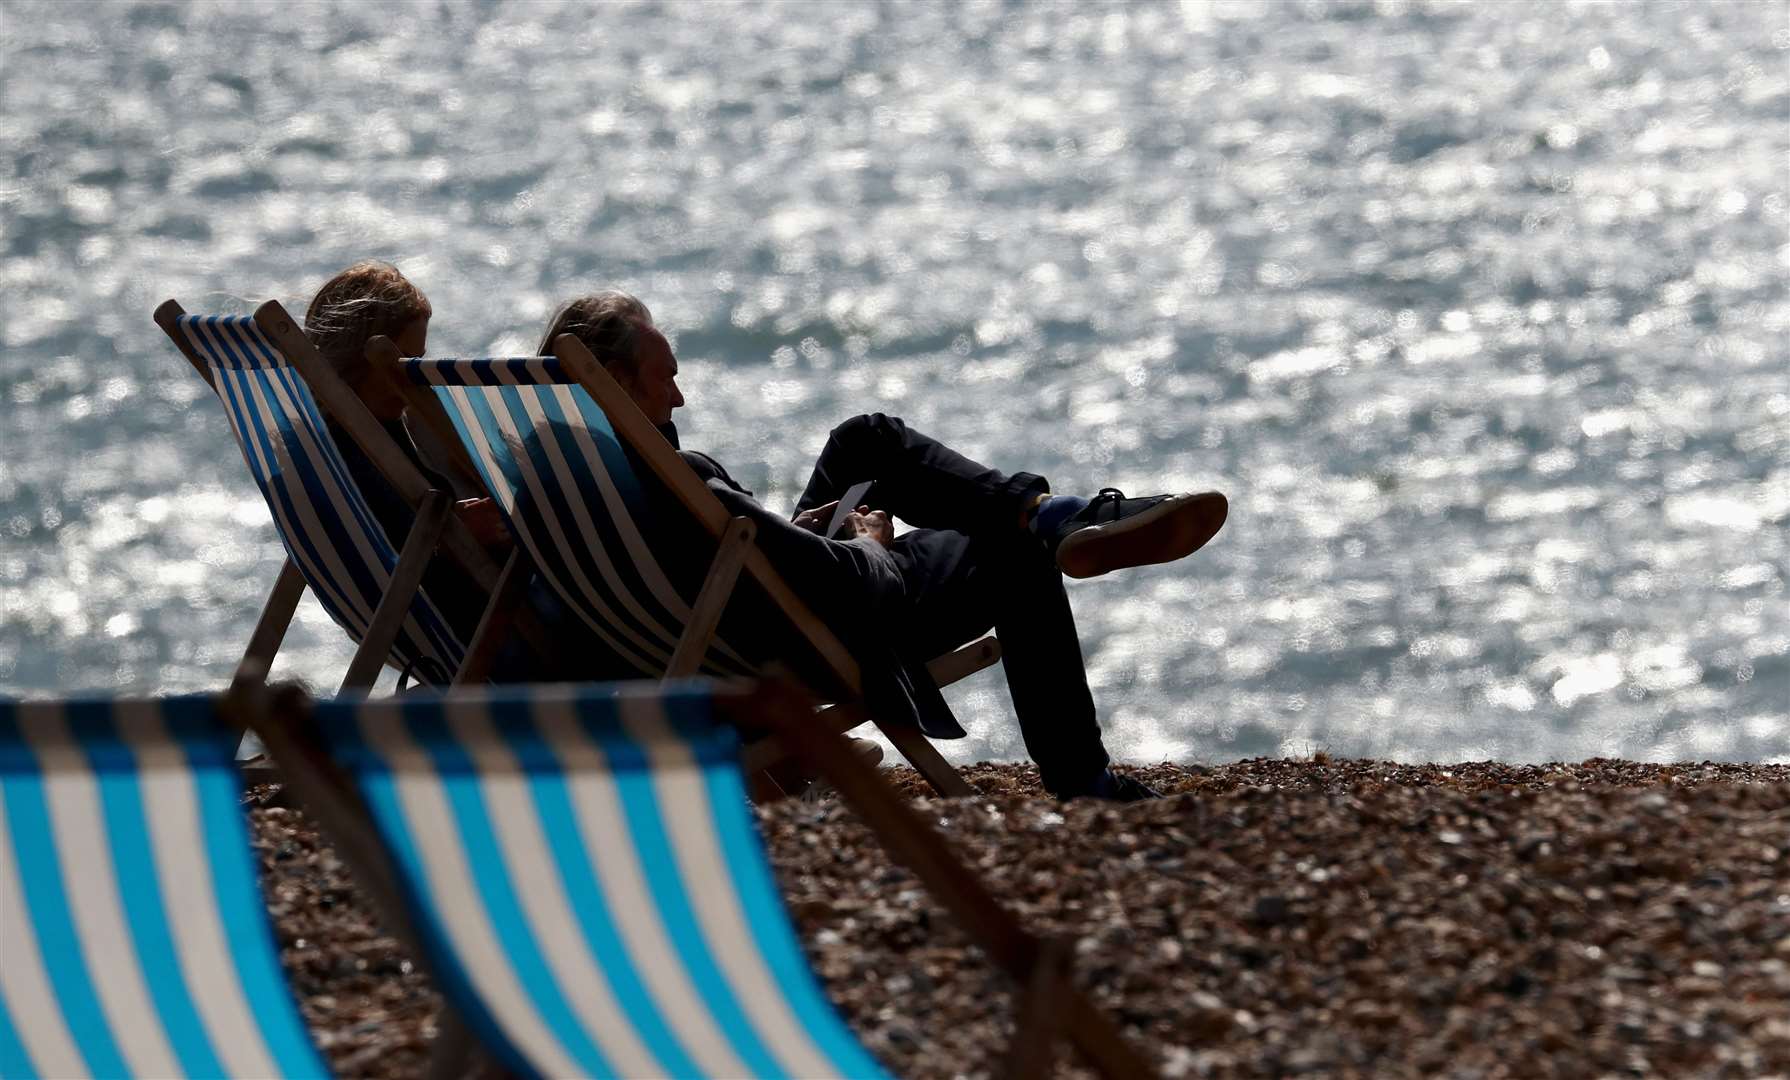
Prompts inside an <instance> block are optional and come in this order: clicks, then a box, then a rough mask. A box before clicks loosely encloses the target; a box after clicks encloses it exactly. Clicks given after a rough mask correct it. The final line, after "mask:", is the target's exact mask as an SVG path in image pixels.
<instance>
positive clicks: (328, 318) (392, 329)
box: [305, 259, 510, 641]
mask: <svg viewBox="0 0 1790 1080" xmlns="http://www.w3.org/2000/svg"><path fill="white" fill-rule="evenodd" d="M432 314H434V312H433V309H431V308H430V306H429V299H428V297H426V296H424V295H423V293H422V290H420V289H418V288H417V287H416V286H415V285H413V284H411V282H410V280H409V279H408V278H406V277H405V276H404V275H403V274H401V273H399V272H398V268H397V267H395V266H393V265H392V264H390V263H386V262H380V261H378V260H375V259H367V260H364V261H361V262H357V263H355V264H354V265H353V266H350V267H349V268H348V269H346V270H343V271H342V272H341V273H339V274H337V275H336V276H335V277H332V278H330V279H329V281H327V282H325V283H324V285H323V287H322V288H321V289H319V290H317V295H316V296H315V297H314V298H313V299H312V300H311V306H310V307H309V308H307V309H306V311H305V335H306V336H307V337H309V338H310V339H311V342H312V343H313V344H314V345H316V346H317V351H318V352H319V353H321V354H323V358H324V360H326V361H327V362H328V363H329V366H330V368H331V369H332V370H334V372H335V373H336V375H337V376H339V377H340V378H341V380H342V381H343V382H344V383H346V384H347V385H348V387H349V389H351V390H353V391H354V393H355V396H356V397H358V398H360V400H361V402H362V403H363V404H365V405H366V406H367V411H368V412H370V413H372V414H373V418H374V419H376V420H378V421H379V424H380V426H381V427H383V428H384V429H385V431H386V434H388V435H390V436H391V439H392V442H393V443H395V444H396V445H397V447H398V448H399V449H400V450H402V451H403V452H404V455H405V456H406V457H408V458H409V459H410V460H411V463H412V464H414V465H415V466H416V467H417V468H418V469H419V470H421V471H422V473H423V475H424V476H426V477H428V479H429V481H430V483H431V485H432V486H435V487H437V488H439V489H440V490H443V491H447V490H451V487H450V485H449V483H448V481H447V480H446V479H445V478H444V477H442V476H440V475H439V474H437V473H435V472H434V471H432V470H431V469H430V468H429V467H428V466H427V465H425V464H424V463H423V460H422V457H421V456H420V455H419V454H418V453H417V450H416V445H415V443H413V442H412V441H411V438H410V433H409V432H408V431H407V430H406V429H405V427H404V422H403V417H404V409H405V400H404V393H403V390H402V386H401V383H400V382H399V379H400V378H401V376H400V375H399V373H398V372H397V371H396V370H395V369H393V368H391V367H389V366H378V365H374V364H372V363H369V362H368V360H367V357H366V348H367V342H368V341H370V340H372V339H373V338H374V337H376V336H379V335H384V336H385V337H388V338H390V339H391V340H392V342H393V343H394V344H395V345H397V347H398V352H399V354H400V355H403V356H421V355H422V354H423V352H424V350H425V347H426V346H427V343H428V336H429V318H430V316H431V315H432ZM327 422H328V424H329V432H330V437H331V438H332V439H334V440H335V444H336V448H337V449H338V450H339V451H340V452H341V454H342V458H343V460H344V461H345V462H346V463H347V465H348V472H349V474H350V475H351V476H352V477H353V479H354V482H355V485H356V486H357V487H359V488H360V491H361V495H362V496H363V497H364V498H365V499H366V500H367V504H368V506H369V508H370V509H371V510H372V511H373V516H374V517H375V518H377V519H378V521H379V524H380V525H381V527H383V528H384V529H385V534H386V538H387V539H388V540H390V541H391V543H392V546H393V547H394V548H402V547H403V546H404V540H405V538H406V537H407V536H409V535H410V525H411V522H412V521H413V520H414V518H415V514H414V512H413V511H412V510H411V508H410V504H409V503H407V502H406V501H405V500H404V498H403V496H401V495H399V494H398V492H397V491H396V490H395V489H394V488H393V487H392V486H391V484H390V482H389V481H387V480H386V478H385V475H384V474H383V473H382V472H380V471H379V469H378V467H377V466H375V465H374V464H373V462H372V461H371V460H370V459H369V458H368V457H367V456H366V454H364V453H363V452H362V451H361V449H360V447H359V446H358V445H357V444H356V443H355V441H354V440H353V438H351V437H350V436H349V435H348V433H347V431H346V430H344V429H343V428H342V427H341V426H340V425H339V424H338V423H337V421H336V420H335V418H334V417H330V418H328V420H327ZM454 514H455V516H456V517H458V518H459V519H460V521H461V522H462V523H463V524H465V526H466V527H467V529H468V530H469V531H470V532H471V533H472V535H473V536H474V538H476V539H477V540H478V541H479V543H481V544H483V545H484V546H485V547H487V548H491V549H495V550H494V553H499V554H507V549H508V548H509V546H510V536H509V531H508V530H507V529H506V528H505V527H504V524H503V517H502V515H501V514H500V513H499V511H498V509H497V507H496V504H494V503H493V502H492V500H491V499H489V498H477V499H462V500H460V501H459V502H457V503H455V504H454ZM423 589H424V591H426V592H427V593H428V594H429V598H430V599H431V600H433V601H434V602H435V604H436V606H437V607H438V608H440V609H441V612H442V614H443V615H444V616H445V617H446V618H447V620H448V622H449V624H450V625H452V627H453V628H454V632H455V633H456V634H458V635H459V636H460V638H461V640H463V641H466V640H470V639H471V636H472V634H473V631H474V630H475V629H476V628H477V626H478V620H479V616H480V615H481V614H482V613H483V610H484V606H485V600H486V598H485V595H484V593H483V591H482V590H479V589H477V588H474V587H471V586H470V584H469V582H468V581H467V580H466V578H465V577H464V576H462V575H461V574H459V573H457V572H455V571H454V570H453V569H452V568H450V567H447V566H444V565H441V564H440V563H432V564H431V566H430V568H429V570H428V571H427V572H426V573H425V575H424V577H423Z"/></svg>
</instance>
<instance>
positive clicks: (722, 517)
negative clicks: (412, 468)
mask: <svg viewBox="0 0 1790 1080" xmlns="http://www.w3.org/2000/svg"><path fill="white" fill-rule="evenodd" d="M553 351H554V355H555V356H556V357H558V358H559V360H560V362H561V363H562V364H564V365H565V368H566V371H567V372H568V373H569V374H570V375H571V376H572V378H573V380H574V381H575V382H576V383H577V385H579V386H581V387H582V388H583V389H584V390H585V392H586V393H588V394H590V396H591V399H592V400H593V401H595V402H596V404H597V407H598V408H600V409H602V410H603V413H604V415H605V416H607V417H608V419H609V422H610V424H611V425H612V426H613V427H614V428H615V432H616V434H617V436H619V437H620V438H621V439H622V440H623V441H624V442H625V443H626V444H627V446H628V447H629V448H630V449H632V450H633V451H635V453H637V454H638V455H639V456H640V457H641V458H642V459H643V460H644V461H645V462H646V464H647V467H648V468H650V469H651V470H652V471H653V474H654V475H655V476H656V477H658V479H659V481H660V482H661V483H663V484H664V485H665V487H666V488H667V489H669V490H670V491H671V493H672V496H673V497H674V498H676V499H677V500H678V502H679V503H681V504H682V505H683V506H684V507H685V508H686V509H687V510H689V512H690V513H691V515H692V516H693V517H695V518H696V520H697V522H698V523H699V524H700V525H701V527H702V528H703V529H704V530H706V531H707V532H708V533H709V535H710V536H711V537H712V538H713V539H714V540H715V542H716V544H717V545H718V547H717V550H716V554H715V558H714V562H713V563H712V564H711V565H710V568H709V571H708V576H707V577H706V579H705V580H704V582H703V585H702V589H701V591H700V592H699V593H698V594H697V597H696V602H695V604H694V605H693V606H692V612H691V619H690V621H689V622H688V623H687V624H686V625H685V629H684V633H683V634H682V636H681V637H680V638H679V639H678V642H677V645H676V647H675V649H674V651H673V653H672V657H671V661H670V663H669V664H668V665H667V669H666V672H665V675H664V677H665V678H677V677H680V676H684V675H691V674H695V672H696V670H697V666H698V664H699V663H700V662H701V659H702V657H703V655H704V654H705V653H706V652H707V651H708V648H709V645H710V643H711V642H712V641H713V639H714V633H715V628H716V626H717V625H718V624H719V622H720V618H721V615H722V612H723V611H724V610H725V608H726V605H727V602H728V600H729V599H730V598H731V596H732V594H733V588H734V585H735V583H736V582H737V580H738V577H739V575H741V574H744V575H745V576H746V577H747V578H748V579H750V580H751V581H752V582H753V583H754V584H756V585H757V586H758V587H759V588H760V589H762V590H763V591H764V594H765V596H766V597H767V598H768V599H769V600H770V601H771V603H772V604H773V605H775V606H776V608H777V609H778V611H779V612H780V613H781V614H782V615H783V617H784V618H786V619H787V620H788V621H789V623H790V625H791V626H793V627H794V628H795V630H796V631H797V633H798V635H799V636H800V637H801V639H802V640H803V641H804V642H806V643H807V645H808V647H809V648H810V650H811V651H812V653H813V655H814V657H815V658H816V659H817V660H819V661H820V663H821V664H822V665H823V666H824V668H825V669H826V670H827V671H828V672H829V673H830V674H831V675H832V676H833V678H834V679H835V680H837V682H838V684H839V686H840V687H841V688H842V689H843V690H844V691H845V693H846V694H847V695H848V697H849V699H852V700H856V699H859V698H861V697H862V695H863V680H862V677H861V674H860V672H859V668H858V663H857V660H856V659H854V658H853V657H852V655H851V652H850V650H848V649H847V648H846V647H845V643H844V642H842V641H840V640H839V637H838V635H836V634H834V633H833V631H832V630H831V629H830V628H829V627H828V626H827V625H826V623H824V622H822V621H821V619H820V618H819V617H818V616H817V615H815V614H814V612H813V610H812V609H811V608H810V607H809V606H808V605H807V603H805V602H804V601H803V600H802V598H801V597H799V596H797V595H796V593H795V591H794V590H793V589H791V588H790V587H789V584H788V583H787V582H785V581H784V580H783V577H782V575H781V574H779V573H778V572H777V571H776V569H775V568H774V567H772V565H771V563H770V560H769V559H767V558H766V557H765V554H764V552H763V551H762V550H761V549H760V548H758V546H757V545H756V544H755V542H754V537H755V526H754V525H753V523H752V521H751V519H749V518H744V517H735V516H731V515H729V514H728V512H727V509H726V507H724V506H722V505H721V500H719V499H717V498H716V497H715V493H714V492H712V491H710V490H709V489H708V488H707V487H706V486H705V485H704V484H703V483H702V481H701V480H700V479H699V478H698V477H697V476H696V474H695V473H694V472H693V471H691V469H690V466H689V465H688V464H686V463H685V462H684V460H683V459H682V458H681V457H679V456H678V454H677V451H675V450H674V449H672V446H671V444H670V443H669V442H667V441H666V440H665V436H664V435H662V434H660V433H659V431H658V429H656V428H654V427H653V425H652V423H651V422H650V421H648V420H647V418H646V415H645V414H644V413H642V412H641V411H640V408H639V406H638V405H636V404H635V403H634V400H633V398H631V397H629V396H628V393H627V391H626V390H624V389H622V387H621V384H620V383H618V382H616V381H615V378H614V376H612V375H610V374H609V372H608V371H606V370H604V368H603V365H602V364H601V363H600V362H599V361H598V360H597V358H596V356H595V355H593V354H592V353H591V351H590V349H589V348H587V347H586V346H585V344H584V343H583V342H582V341H579V340H578V338H576V337H575V336H573V335H571V334H562V335H560V337H559V338H557V339H556V340H555V341H554V342H553ZM366 355H367V361H368V363H370V364H374V365H395V364H397V363H398V362H399V355H398V349H397V346H396V345H394V344H393V343H392V342H391V340H390V339H388V338H385V337H374V338H372V339H371V340H370V341H369V342H368V343H367V354H366ZM397 382H398V384H399V385H400V386H401V387H402V388H403V392H404V394H405V397H406V400H407V402H408V404H409V408H410V411H411V413H412V414H413V415H415V416H416V417H417V419H418V420H419V422H420V423H421V425H422V426H423V427H424V428H425V429H426V430H429V431H431V432H432V433H433V435H434V436H435V439H434V441H436V442H439V443H443V444H448V445H451V446H452V447H454V448H455V449H454V450H453V451H450V453H451V454H452V455H453V460H452V462H450V465H451V467H453V468H455V469H456V470H462V471H466V472H471V473H472V474H473V475H477V472H476V469H475V467H474V466H473V464H472V462H471V459H470V457H469V456H468V455H467V453H466V450H465V447H464V445H463V444H462V443H461V441H460V437H459V435H458V433H457V432H456V431H455V429H454V426H453V421H452V420H450V419H449V418H448V416H447V413H446V411H445V410H444V409H443V408H442V405H441V402H440V401H439V400H437V398H436V397H435V395H434V394H433V393H432V392H430V391H429V390H428V389H427V388H424V387H420V386H416V385H414V384H413V383H411V382H410V380H408V379H404V378H399V379H398V380H397ZM518 550H520V549H518ZM998 659H1000V642H999V641H998V640H997V639H996V638H995V637H994V636H993V635H990V636H988V637H984V638H981V639H979V640H977V641H974V642H971V643H970V644H968V645H966V646H964V647H962V648H960V649H957V650H955V651H953V652H950V653H946V654H945V655H943V656H940V657H938V658H936V659H934V660H933V661H931V662H930V663H929V664H927V671H928V672H929V673H930V675H931V677H932V678H933V680H934V681H935V682H936V683H937V684H938V685H940V686H945V685H948V684H950V683H953V682H956V681H957V680H958V679H961V678H963V677H965V676H967V675H970V674H973V673H975V672H977V671H980V670H981V669H983V668H985V667H988V666H989V665H991V664H993V663H994V662H995V661H996V660H998ZM821 715H822V716H824V717H827V718H828V722H829V723H832V724H834V725H835V730H840V731H843V730H846V729H848V728H850V727H852V726H856V725H857V724H860V723H863V722H864V720H865V719H866V718H867V714H864V713H858V712H838V711H835V710H832V709H828V710H823V711H822V713H821ZM848 719H849V721H850V722H849V723H848V724H846V727H845V728H838V727H837V726H836V725H837V724H838V723H842V722H845V721H846V720H848ZM876 726H877V728H878V730H880V731H881V732H882V733H883V734H884V735H885V736H886V737H887V738H888V739H889V741H890V742H891V743H893V744H894V745H895V748H896V749H897V750H898V751H900V752H901V755H902V756H903V757H905V758H906V759H907V760H908V762H909V763H910V764H912V765H913V767H914V768H915V769H916V770H917V771H918V772H919V773H920V775H921V776H922V777H923V778H924V779H925V780H926V782H927V783H928V784H930V785H931V786H932V788H933V789H934V790H935V791H937V792H938V793H939V794H941V795H946V796H962V795H973V794H975V789H974V788H973V787H971V786H970V784H969V782H968V781H966V780H965V779H964V778H963V777H962V775H960V774H959V773H958V772H957V770H956V769H955V768H953V767H952V766H951V763H950V762H948V761H946V760H945V757H944V755H943V754H940V753H939V752H938V749H937V748H936V747H934V746H933V745H932V743H931V742H930V741H929V740H928V739H927V738H926V736H925V734H923V733H922V732H921V731H920V730H919V729H918V728H914V727H907V726H901V725H893V724H890V725H884V724H881V723H877V725H876ZM787 740H788V735H787V734H780V735H778V736H775V737H772V738H770V739H767V740H764V741H762V742H761V743H759V744H758V745H756V746H754V747H753V748H752V749H751V750H750V751H749V753H748V755H747V759H746V760H747V772H748V775H751V776H754V777H756V776H757V775H758V774H759V773H760V772H761V771H763V770H766V769H768V768H770V767H771V766H773V765H775V764H777V763H778V762H779V761H782V760H784V759H786V758H788V757H790V756H792V750H791V748H790V746H789V745H788V743H787Z"/></svg>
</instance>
